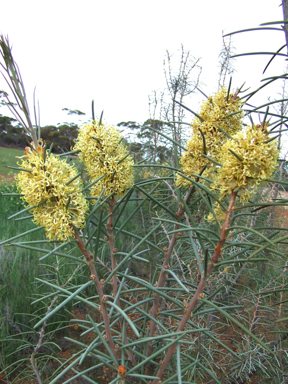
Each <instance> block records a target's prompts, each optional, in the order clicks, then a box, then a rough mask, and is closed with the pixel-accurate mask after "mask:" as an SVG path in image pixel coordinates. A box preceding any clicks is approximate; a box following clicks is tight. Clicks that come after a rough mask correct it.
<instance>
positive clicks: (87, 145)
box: [74, 121, 134, 197]
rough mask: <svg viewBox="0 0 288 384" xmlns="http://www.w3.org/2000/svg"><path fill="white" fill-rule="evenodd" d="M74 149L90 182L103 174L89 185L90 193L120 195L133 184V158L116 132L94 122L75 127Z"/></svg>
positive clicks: (94, 194)
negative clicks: (76, 133)
mask: <svg viewBox="0 0 288 384" xmlns="http://www.w3.org/2000/svg"><path fill="white" fill-rule="evenodd" d="M74 150H80V153H79V155H78V156H79V158H80V160H81V161H83V163H84V164H85V166H86V168H87V171H88V174H89V176H90V180H91V182H93V181H95V180H97V179H98V178H99V177H101V176H104V177H103V178H102V179H101V180H100V181H98V182H97V183H95V184H94V185H93V186H92V187H91V196H92V197H98V196H99V195H100V194H101V192H102V190H103V189H104V188H105V190H104V193H103V196H108V195H110V194H111V193H114V194H115V195H121V194H123V193H124V192H125V191H126V190H127V189H128V188H130V187H131V186H132V185H133V183H134V178H133V164H134V163H133V160H132V156H130V155H128V152H127V149H126V146H125V145H124V144H123V143H122V138H121V136H120V132H119V131H118V130H116V129H115V128H114V127H112V126H110V125H104V124H99V122H98V121H94V122H92V123H88V124H85V125H83V126H82V127H81V128H80V130H79V135H78V138H77V140H76V143H75V146H74Z"/></svg>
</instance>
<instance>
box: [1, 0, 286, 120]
mask: <svg viewBox="0 0 288 384" xmlns="http://www.w3.org/2000/svg"><path fill="white" fill-rule="evenodd" d="M280 3H281V1H280V0H277V1H276V0H252V1H251V0H241V1H236V0H218V1H215V0H205V1H199V0H177V2H176V1H172V0H145V1H143V0H109V1H103V0H82V1H81V2H80V1H78V0H77V1H75V0H56V1H55V0H50V1H39V0H25V1H23V0H13V1H5V0H0V9H1V13H0V32H1V33H2V34H4V35H8V37H9V40H10V43H11V44H12V46H13V51H12V52H13V56H14V59H15V61H16V62H17V63H18V65H19V68H20V71H21V74H22V78H23V81H24V84H25V88H26V92H27V95H28V100H29V103H30V106H31V109H33V97H32V95H33V90H34V88H35V87H36V98H37V100H39V105H40V123H41V125H42V126H43V125H48V124H57V123H63V122H73V121H74V122H75V123H79V120H78V117H77V116H73V117H69V116H67V113H66V112H64V111H62V108H69V109H78V110H80V111H83V112H85V113H86V116H85V117H84V118H82V121H85V120H88V119H89V118H90V117H91V101H92V100H93V99H94V103H95V114H96V116H99V115H100V113H101V111H102V110H104V121H105V122H107V123H109V124H115V125H116V124H117V123H119V122H121V121H137V122H140V123H141V122H144V121H145V120H146V119H148V118H149V106H148V97H149V95H152V93H153V91H154V90H157V91H158V92H160V91H161V90H163V89H164V88H165V86H166V85H165V75H164V71H163V60H164V59H165V55H166V50H168V51H169V53H170V54H171V56H172V58H171V63H172V66H173V67H174V68H175V69H176V68H177V67H178V64H179V62H178V54H177V51H178V52H179V49H180V48H181V44H183V46H184V49H185V50H187V51H190V55H191V56H193V57H195V58H196V59H200V60H199V65H201V66H202V73H201V77H200V82H201V89H202V90H203V91H204V92H205V93H206V94H212V93H213V92H215V91H217V86H218V78H219V64H218V62H219V59H218V56H219V52H220V50H221V49H222V31H224V33H229V32H233V31H237V30H240V29H245V28H252V27H257V26H259V24H261V23H264V22H269V21H276V20H282V19H283V16H282V8H281V7H280ZM232 42H233V46H234V47H235V52H236V53H244V52H253V51H276V50H277V49H278V48H279V47H280V46H281V45H283V44H284V43H285V39H284V34H283V33H282V32H279V31H275V32H274V31H273V32H271V31H270V32H267V31H262V32H249V33H240V34H237V35H234V37H233V40H232ZM269 58H270V57H269ZM269 58H268V57H267V56H245V57H240V58H238V59H237V60H236V62H235V64H234V66H235V68H236V71H237V72H236V73H235V74H234V75H233V85H232V86H234V88H236V87H237V86H241V85H242V83H243V82H246V84H245V86H247V87H251V89H254V88H256V87H258V86H259V84H260V83H259V81H260V80H261V78H263V75H262V72H263V69H264V67H265V65H266V63H267V61H268V60H269ZM284 68H285V62H284V60H283V58H278V59H277V60H275V61H274V62H273V64H271V66H270V67H269V71H268V72H267V73H266V74H265V76H264V77H266V76H268V75H269V74H273V75H275V74H280V73H284ZM195 75H196V71H195ZM3 84H4V83H3V81H2V79H1V80H0V89H1V85H2V86H3ZM2 88H3V87H2ZM4 89H6V88H5V87H4ZM277 92H278V90H277V89H276V88H275V87H274V88H271V89H270V90H269V89H267V90H266V91H265V94H263V98H264V99H265V100H266V99H267V97H268V96H270V97H272V98H277ZM202 99H203V96H202V95H201V94H199V93H197V95H195V96H193V97H192V98H191V99H189V100H187V101H186V102H187V106H188V107H189V108H191V109H193V110H195V111H197V110H199V103H200V102H201V100H202ZM264 99H263V100H264ZM0 113H1V114H8V113H6V111H4V108H3V107H2V108H0ZM156 117H157V116H156ZM188 119H189V118H188Z"/></svg>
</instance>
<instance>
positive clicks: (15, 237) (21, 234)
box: [0, 225, 44, 245]
mask: <svg viewBox="0 0 288 384" xmlns="http://www.w3.org/2000/svg"><path fill="white" fill-rule="evenodd" d="M43 228H44V225H42V226H41V227H36V228H33V229H29V231H26V232H23V233H20V234H19V235H16V236H13V237H10V239H8V240H4V241H1V243H0V245H3V244H7V243H9V242H10V241H13V240H16V239H19V237H22V236H26V235H29V234H30V233H34V232H37V231H40V230H41V229H43Z"/></svg>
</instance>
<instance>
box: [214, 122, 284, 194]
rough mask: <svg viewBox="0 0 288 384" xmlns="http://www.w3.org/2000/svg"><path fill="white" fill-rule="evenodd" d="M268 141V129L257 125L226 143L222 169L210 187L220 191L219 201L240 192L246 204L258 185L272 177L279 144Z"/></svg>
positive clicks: (222, 156) (222, 153)
mask: <svg viewBox="0 0 288 384" xmlns="http://www.w3.org/2000/svg"><path fill="white" fill-rule="evenodd" d="M268 140H269V136H268V132H267V128H266V126H265V125H264V126H263V125H257V126H255V125H254V126H252V127H246V128H245V129H243V130H242V131H240V132H238V133H236V134H235V135H234V136H233V137H232V140H228V141H226V143H225V144H224V145H223V147H222V150H221V156H220V159H219V161H220V163H222V164H223V165H222V167H221V168H220V169H219V170H218V172H217V178H216V180H215V183H214V184H212V186H211V188H212V189H217V190H219V191H220V199H223V198H224V197H225V196H226V195H228V194H230V193H231V192H233V191H234V190H235V189H239V195H240V197H241V200H242V201H247V200H249V198H250V197H251V196H252V195H253V194H254V193H255V191H256V189H257V188H258V187H259V185H260V184H261V183H263V182H264V181H265V179H268V178H270V177H271V176H272V174H273V172H274V171H275V169H276V168H277V158H278V155H279V151H278V150H277V142H276V141H268ZM267 141H268V142H267ZM231 151H232V152H231ZM233 152H234V153H233ZM248 184H249V190H248V189H247V187H248Z"/></svg>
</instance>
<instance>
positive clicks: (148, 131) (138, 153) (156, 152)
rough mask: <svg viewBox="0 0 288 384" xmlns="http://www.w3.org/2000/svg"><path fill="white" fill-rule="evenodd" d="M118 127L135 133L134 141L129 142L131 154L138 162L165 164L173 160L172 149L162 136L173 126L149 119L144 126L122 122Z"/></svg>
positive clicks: (132, 122)
mask: <svg viewBox="0 0 288 384" xmlns="http://www.w3.org/2000/svg"><path fill="white" fill-rule="evenodd" d="M117 126H118V127H125V128H129V129H131V130H132V132H133V131H134V132H135V135H133V137H134V139H133V141H131V142H128V143H127V144H128V147H129V150H130V152H131V153H133V154H134V157H135V160H136V161H138V162H139V161H141V160H143V159H145V158H146V159H149V160H150V161H151V162H153V163H156V162H160V163H164V162H167V161H170V160H171V157H172V147H171V144H170V143H167V141H166V140H165V139H163V137H162V136H161V133H163V132H164V131H165V130H167V127H170V128H171V125H170V124H169V123H167V122H165V121H161V120H154V119H148V120H146V121H145V122H144V123H143V124H139V123H136V122H135V121H128V122H121V123H119V124H117Z"/></svg>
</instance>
